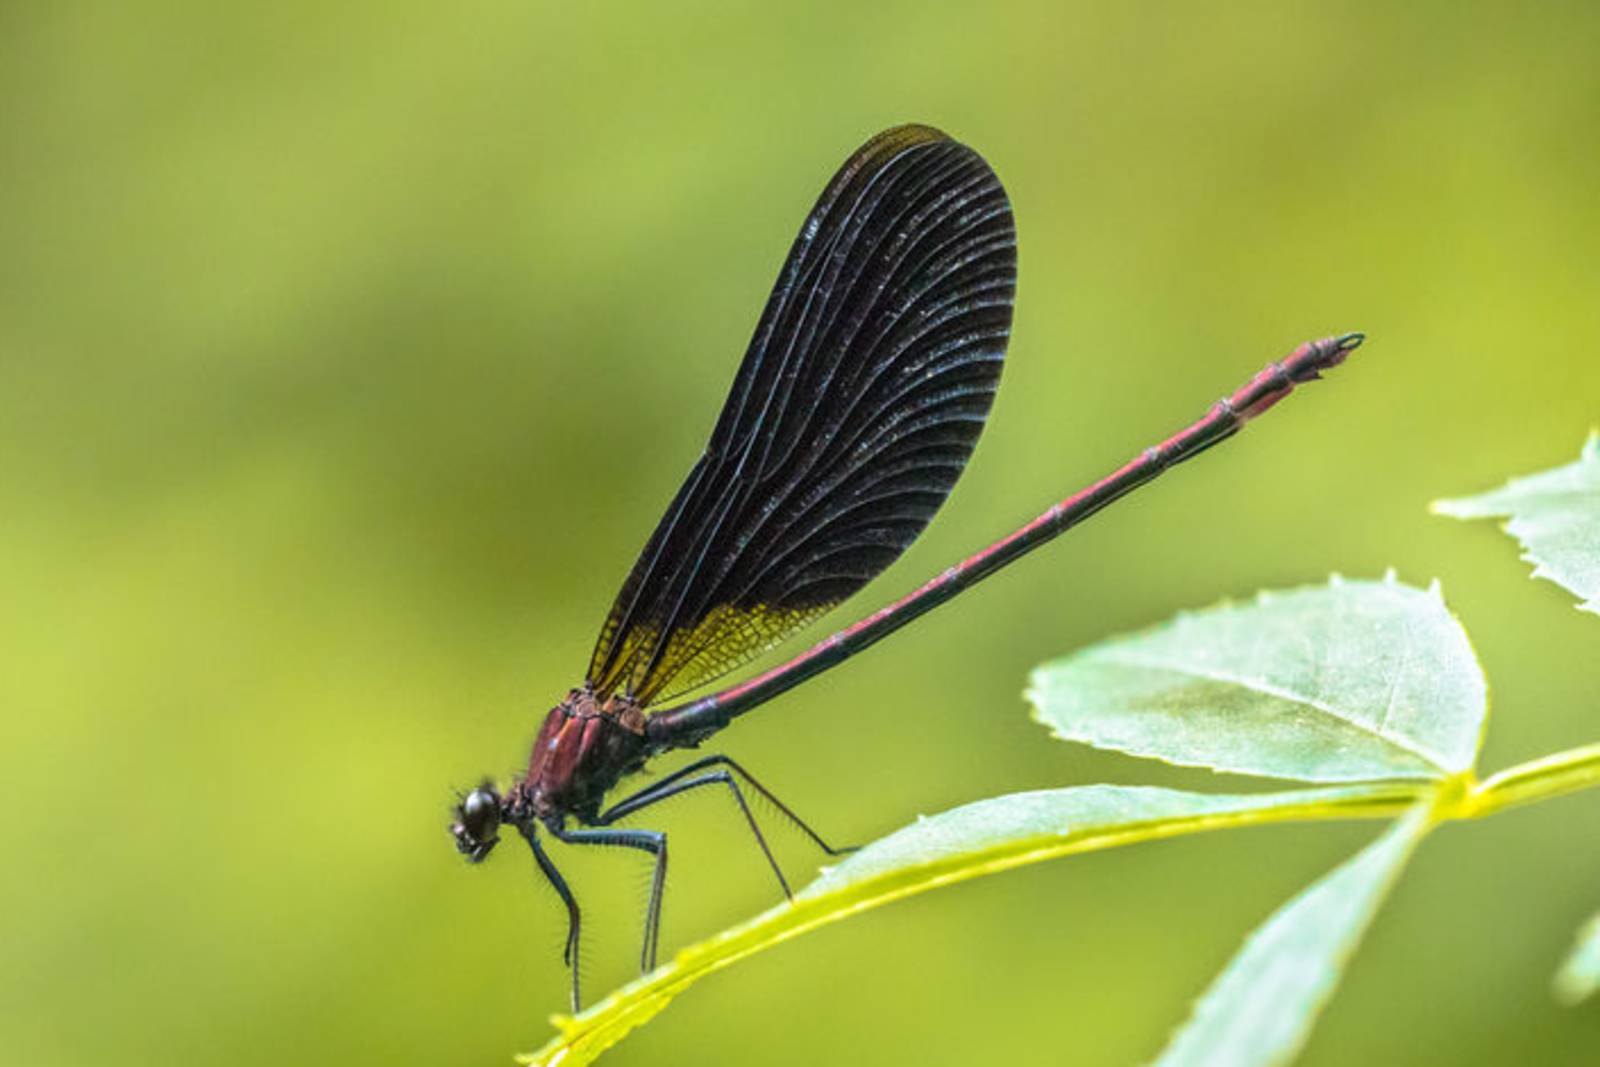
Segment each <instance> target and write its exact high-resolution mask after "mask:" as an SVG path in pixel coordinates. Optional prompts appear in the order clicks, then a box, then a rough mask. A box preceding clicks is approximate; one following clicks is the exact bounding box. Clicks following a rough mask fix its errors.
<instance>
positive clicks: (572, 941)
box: [517, 824, 583, 1015]
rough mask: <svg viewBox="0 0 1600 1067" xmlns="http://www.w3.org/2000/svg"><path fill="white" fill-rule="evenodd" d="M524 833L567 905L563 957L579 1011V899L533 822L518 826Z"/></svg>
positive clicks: (580, 925)
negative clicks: (546, 850)
mask: <svg viewBox="0 0 1600 1067" xmlns="http://www.w3.org/2000/svg"><path fill="white" fill-rule="evenodd" d="M517 829H518V830H519V831H521V833H522V837H523V839H524V840H526V841H527V842H528V847H529V848H531V849H532V850H533V858H534V861H535V862H537V863H538V864H539V869H540V870H541V871H543V872H544V876H545V878H547V879H548V880H549V882H550V884H551V885H552V886H554V887H555V890H556V893H557V894H558V895H559V896H560V897H561V902H562V903H563V904H565V905H566V906H567V947H566V948H565V949H563V950H562V953H561V959H562V961H563V962H564V963H566V965H567V967H568V968H569V969H570V970H571V971H572V1012H573V1014H574V1015H576V1014H577V1013H578V1008H579V996H578V934H579V932H580V931H581V929H582V926H583V915H582V912H580V911H579V910H578V901H577V899H576V898H574V897H573V895H572V890H571V889H570V888H568V887H567V880H566V879H565V878H563V877H562V876H561V872H560V871H558V870H557V869H556V865H555V864H554V863H553V862H551V859H550V857H549V856H548V855H546V854H545V851H544V847H543V846H542V845H540V844H539V836H538V834H537V832H536V831H535V830H534V827H533V825H532V824H529V825H526V826H519V827H517Z"/></svg>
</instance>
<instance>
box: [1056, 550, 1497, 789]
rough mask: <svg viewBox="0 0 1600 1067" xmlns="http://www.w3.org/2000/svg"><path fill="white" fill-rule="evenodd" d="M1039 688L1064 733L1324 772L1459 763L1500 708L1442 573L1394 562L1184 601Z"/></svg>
mask: <svg viewBox="0 0 1600 1067" xmlns="http://www.w3.org/2000/svg"><path fill="white" fill-rule="evenodd" d="M1027 697H1028V699H1029V700H1030V701H1031V702H1032V703H1033V706H1034V709H1035V712H1034V714H1035V718H1037V719H1039V721H1041V722H1043V723H1044V724H1045V725H1047V726H1049V727H1050V728H1051V729H1052V731H1053V732H1054V733H1055V736H1057V737H1059V738H1062V739H1064V740H1068V741H1081V742H1083V743H1085V744H1089V745H1094V746H1095V747H1097V748H1109V749H1115V750H1117V751H1119V752H1128V753H1131V754H1133V755H1137V756H1151V757H1154V758H1156V759H1160V760H1165V761H1167V762H1169V763H1178V764H1185V765H1190V766H1200V767H1210V768H1212V769H1213V770H1218V771H1232V772H1236V773H1240V774H1256V775H1265V776H1268V777H1273V778H1296V779H1301V780H1304V781H1312V782H1341V781H1365V780H1371V779H1376V778H1445V777H1449V776H1452V775H1456V774H1459V773H1461V772H1463V771H1466V770H1468V769H1469V768H1470V767H1471V766H1472V764H1473V760H1474V757H1475V755H1476V753H1477V748H1478V740H1479V736H1480V734H1481V733H1482V729H1483V721H1484V715H1485V713H1486V711H1487V708H1488V702H1487V701H1488V694H1487V687H1486V685H1485V683H1484V678H1483V671H1482V669H1481V668H1480V667H1479V666H1478V661H1477V658H1476V657H1475V656H1474V655H1473V652H1472V647H1471V645H1470V644H1469V643H1468V641H1467V635H1466V633H1465V631H1463V630H1462V628H1461V624H1460V623H1459V622H1457V621H1456V619H1455V617H1454V616H1453V615H1451V614H1450V612H1449V610H1448V609H1447V608H1446V607H1445V605H1444V599H1443V598H1442V597H1441V596H1440V594H1439V588H1438V584H1437V583H1435V584H1434V586H1433V587H1432V588H1430V589H1428V590H1426V591H1424V590H1421V589H1415V588H1412V587H1410V586H1406V585H1402V584H1400V583H1399V582H1397V581H1396V580H1395V579H1394V576H1393V575H1392V574H1391V575H1389V576H1388V577H1386V578H1385V579H1384V580H1383V581H1381V582H1373V581H1345V580H1343V579H1340V578H1338V577H1335V578H1334V579H1333V580H1332V581H1331V582H1330V583H1329V584H1328V585H1325V586H1313V587H1308V588H1303V589H1294V590H1289V591H1287V592H1279V593H1265V592H1264V593H1261V594H1260V595H1259V596H1258V597H1257V598H1256V599H1255V601H1254V602H1252V603H1248V604H1238V605H1236V604H1223V605H1221V606H1219V607H1215V608H1211V609H1208V610H1205V611H1198V612H1193V613H1186V614H1182V615H1179V616H1178V617H1177V618H1176V619H1175V620H1174V621H1172V622H1169V623H1166V624H1164V625H1161V626H1158V627H1156V628H1154V629H1151V630H1146V631H1144V632H1142V633H1137V634H1133V635H1131V636H1126V637H1119V638H1113V639H1112V640H1109V641H1105V642H1102V643H1101V644H1098V645H1093V646H1091V647H1089V648H1087V649H1084V650H1083V651H1081V652H1078V653H1075V654H1074V655H1071V656H1068V657H1067V658H1065V659H1061V660H1057V661H1055V662H1053V663H1047V664H1045V665H1044V666H1042V667H1039V668H1037V669H1035V670H1034V672H1033V674H1032V676H1031V678H1030V684H1029V687H1028V692H1027Z"/></svg>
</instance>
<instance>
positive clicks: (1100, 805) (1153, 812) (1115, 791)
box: [522, 782, 1431, 1067]
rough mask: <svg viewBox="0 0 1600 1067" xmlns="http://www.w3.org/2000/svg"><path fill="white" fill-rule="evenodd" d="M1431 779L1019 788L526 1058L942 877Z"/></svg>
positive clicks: (728, 940) (1280, 813)
mask: <svg viewBox="0 0 1600 1067" xmlns="http://www.w3.org/2000/svg"><path fill="white" fill-rule="evenodd" d="M1430 791H1431V787H1430V786H1422V785H1408V784H1403V783H1395V782H1388V783H1382V782H1379V783H1368V784H1364V785H1354V786H1342V787H1333V788H1323V789H1301V790H1294V791H1290V792H1280V793H1257V794H1250V795H1232V796H1230V795H1216V794H1207V793H1185V792H1179V791H1177V790H1172V789H1156V788H1149V787H1137V786H1111V785H1094V786H1081V787H1077V788H1070V789H1052V790H1044V791H1040V792H1033V793H1018V794H1015V795H1012V796H1004V797H997V798H994V799H992V800H983V801H979V802H977V803H975V804H968V805H966V806H964V807H960V808H956V809H954V810H952V811H949V812H946V813H944V814H942V815H935V816H932V817H930V818H924V819H918V820H917V821H916V822H915V823H912V824H911V825H910V826H907V827H905V828H903V829H901V830H898V831H896V832H895V833H893V834H890V835H889V836H888V837H885V838H883V839H881V840H879V841H877V842H875V843H873V844H871V845H868V846H867V847H866V848H863V849H862V850H861V851H860V852H857V853H854V854H853V855H851V856H850V857H849V859H847V860H846V861H845V862H843V863H841V864H840V865H839V866H837V867H835V868H833V869H832V870H829V871H826V872H825V873H823V875H822V876H821V877H819V878H818V879H817V880H816V881H815V882H813V883H812V884H811V885H809V886H807V887H806V888H805V889H804V890H802V891H801V892H800V893H799V894H798V895H797V896H796V897H795V899H794V901H793V902H790V903H784V904H780V905H779V906H777V907H775V908H772V909H770V910H769V911H766V912H764V913H762V914H761V915H758V916H756V917H755V918H753V919H751V920H749V921H747V922H744V923H741V924H740V925H738V926H734V927H732V928H730V929H728V930H726V931H724V932H722V933H720V934H718V935H716V936H715V937H712V938H710V939H708V940H706V941H702V942H700V943H699V944H696V945H691V946H690V947H688V948H685V949H683V950H682V951H680V952H679V953H678V954H677V955H676V956H675V957H674V958H673V959H672V961H671V962H669V963H667V964H665V965H664V966H662V967H659V968H657V969H656V970H655V971H653V972H652V973H650V974H647V975H645V976H644V977H642V978H640V979H638V980H636V981H634V982H631V983H629V984H628V985H626V986H624V987H622V988H621V989H619V990H617V991H616V992H615V993H612V994H611V995H610V996H609V997H607V998H605V999H604V1000H602V1001H600V1002H599V1003H597V1004H595V1005H593V1006H591V1007H590V1008H588V1009H587V1010H586V1011H584V1012H582V1013H581V1014H579V1015H577V1016H572V1017H569V1016H563V1015H558V1016H556V1017H555V1018H554V1019H553V1020H552V1021H553V1022H554V1023H555V1025H556V1028H557V1030H558V1031H559V1033H558V1035H557V1036H556V1037H555V1038H554V1039H553V1040H552V1041H551V1042H550V1043H549V1044H548V1045H546V1046H545V1047H544V1048H543V1049H541V1050H539V1051H538V1052H537V1053H534V1054H533V1055H531V1056H526V1057H522V1062H524V1063H530V1064H561V1065H562V1067H579V1065H581V1064H586V1063H589V1062H591V1061H592V1060H593V1059H594V1058H595V1057H596V1056H598V1055H599V1054H600V1053H601V1052H603V1051H604V1050H605V1049H607V1048H609V1047H610V1046H611V1045H613V1044H615V1043H616V1042H617V1041H620V1040H621V1039H622V1038H623V1037H625V1036H627V1034H628V1033H629V1031H631V1030H633V1029H634V1028H635V1027H637V1026H640V1025H642V1024H643V1023H645V1022H646V1021H648V1020H649V1019H651V1018H652V1017H654V1016H655V1015H656V1014H657V1013H658V1012H660V1011H661V1010H662V1009H663V1008H664V1007H666V1006H667V1004H668V1002H670V1001H671V1000H672V999H673V998H674V997H676V996H677V995H678V994H679V993H681V992H683V990H684V989H686V988H687V987H688V986H689V985H691V984H692V983H693V982H695V981H697V980H698V979H700V978H702V977H704V976H705V975H707V974H710V973H711V972H713V971H717V970H720V969H721V968H723V967H726V966H728V965H729V964H731V963H734V962H736V961H738V960H740V959H743V958H744V957H746V956H749V955H751V954H753V953H756V952H760V951H761V950H763V949H766V948H770V947H772V946H773V945H776V944H779V943H780V942H783V941H787V940H788V939H789V938H791V937H797V936H799V935H800V934H803V933H806V932H808V931H810V930H814V929H816V928H817V927H819V926H823V925H825V924H827V923H830V922H835V921H837V920H839V919H843V918H846V917H848V916H851V915H855V914H857V913H859V912H862V911H865V910H867V909H869V908H874V907H877V906H878V905H880V904H887V903H889V902H890V901H894V900H899V899H900V898H902V897H907V896H910V895H912V894H914V893H921V892H924V891H925V890H928V889H933V888H936V887H938V886H941V885H948V884H951V883H954V882H960V881H964V880H966V879H968V878H976V877H979V876H981V875H986V874H994V873H996V872H998V871H1004V870H1010V869H1011V868H1013V867H1020V866H1022V865H1024V864H1029V863H1037V862H1039V861H1040V860H1046V859H1051V858H1053V857H1056V856H1065V855H1071V854H1073V853H1078V852H1088V851H1091V850H1094V849H1102V848H1112V847H1115V846H1118V845H1127V844H1133V843H1135V842H1138V841H1153V840H1157V839H1160V838H1165V837H1173V836H1176V835H1179V834H1188V833H1195V832H1197V831H1200V830H1213V829H1221V828H1224V827H1230V826H1247V825H1253V824H1259V823H1270V822H1287V821H1293V820H1304V819H1349V818H1374V817H1388V816H1391V815H1394V814H1396V813H1399V812H1403V811H1406V810H1408V809H1409V808H1410V807H1411V806H1413V805H1414V804H1415V803H1416V802H1417V800H1418V798H1419V797H1421V796H1424V795H1427V794H1428V793H1429V792H1430Z"/></svg>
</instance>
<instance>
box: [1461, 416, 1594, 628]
mask: <svg viewBox="0 0 1600 1067" xmlns="http://www.w3.org/2000/svg"><path fill="white" fill-rule="evenodd" d="M1433 510H1434V511H1435V512H1437V513H1438V514H1440V515H1449V516H1451V517H1452V518H1457V519H1484V518H1492V517H1499V516H1509V518H1510V521H1509V522H1507V523H1506V524H1505V526H1504V529H1505V531H1506V533H1508V534H1510V535H1511V536H1512V537H1515V538H1516V539H1517V540H1518V541H1519V542H1520V543H1521V545H1522V548H1523V553H1522V558H1523V559H1525V560H1527V561H1528V562H1529V563H1532V564H1533V576H1534V577H1535V578H1545V579H1548V580H1550V581H1552V582H1555V583H1556V584H1557V585H1559V586H1561V587H1562V588H1563V589H1567V590H1569V591H1570V592H1572V593H1574V594H1576V595H1577V596H1578V597H1580V598H1581V599H1582V603H1580V604H1579V605H1578V607H1579V608H1581V609H1582V610H1584V611H1592V612H1594V613H1596V614H1600V432H1596V433H1591V434H1590V435H1589V440H1588V441H1587V442H1586V443H1585V444H1584V446H1583V451H1582V452H1581V453H1580V454H1579V456H1578V461H1577V462H1576V463H1569V464H1567V465H1566V466H1565V467H1556V468H1554V469H1553V470H1547V471H1541V472H1540V473H1538V474H1530V475H1528V476H1527V477H1526V478H1513V479H1512V480H1511V481H1510V482H1508V483H1506V485H1505V486H1504V488H1501V489H1496V490H1494V491H1492V492H1488V493H1483V494H1481V495H1479V496H1468V497H1461V498H1459V499H1455V500H1436V501H1434V503H1433Z"/></svg>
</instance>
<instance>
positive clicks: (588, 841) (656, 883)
mask: <svg viewBox="0 0 1600 1067" xmlns="http://www.w3.org/2000/svg"><path fill="white" fill-rule="evenodd" d="M549 829H550V832H551V833H552V834H554V835H555V836H556V838H557V839H558V840H561V841H565V842H566V843H567V844H569V845H613V846H620V847H622V848H637V849H640V850H641V851H644V852H648V853H650V854H651V855H653V856H654V857H655V858H656V867H655V873H654V874H653V875H652V876H651V878H650V903H649V905H648V906H647V908H646V911H645V918H644V949H643V951H642V952H641V953H640V955H639V967H640V969H641V970H643V971H653V970H655V966H656V943H657V942H658V941H659V940H660V939H661V897H662V892H663V890H664V889H665V888H666V884H667V835H666V834H664V833H662V832H660V831H659V830H567V829H557V828H556V827H554V826H552V827H550V828H549ZM573 971H574V974H576V971H577V968H576V967H574V968H573Z"/></svg>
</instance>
